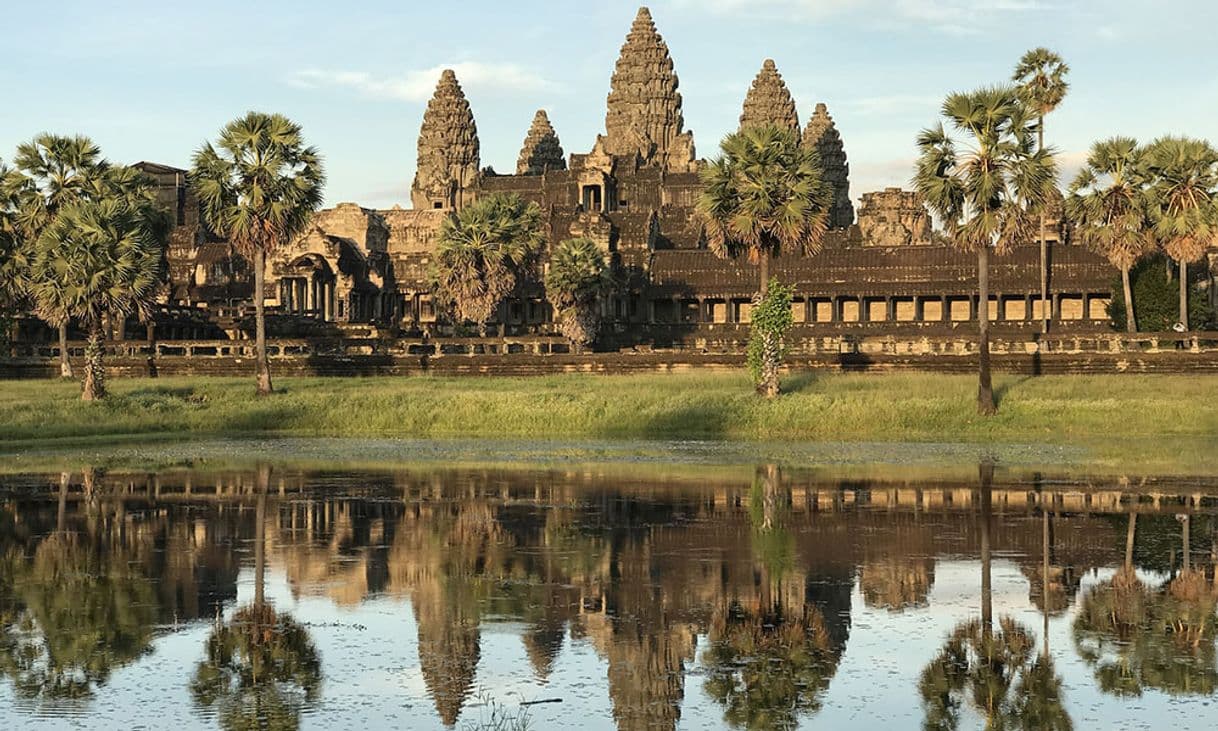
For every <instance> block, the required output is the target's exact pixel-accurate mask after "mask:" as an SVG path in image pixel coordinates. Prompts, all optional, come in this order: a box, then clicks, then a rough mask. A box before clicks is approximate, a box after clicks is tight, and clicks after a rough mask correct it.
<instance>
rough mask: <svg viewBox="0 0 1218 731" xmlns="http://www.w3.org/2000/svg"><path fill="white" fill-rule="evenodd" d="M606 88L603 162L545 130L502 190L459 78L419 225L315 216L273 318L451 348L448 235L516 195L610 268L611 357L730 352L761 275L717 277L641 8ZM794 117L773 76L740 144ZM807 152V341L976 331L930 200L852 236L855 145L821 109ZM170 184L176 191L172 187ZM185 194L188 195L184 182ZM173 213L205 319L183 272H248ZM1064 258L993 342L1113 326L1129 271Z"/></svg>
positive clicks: (719, 264) (747, 266)
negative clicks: (447, 340) (819, 221)
mask: <svg viewBox="0 0 1218 731" xmlns="http://www.w3.org/2000/svg"><path fill="white" fill-rule="evenodd" d="M610 86H611V91H610V93H609V96H608V99H607V110H606V116H605V133H604V134H602V135H598V136H597V138H596V140H595V142H594V144H592V145H591V150H590V151H588V152H582V153H574V154H570V155H569V156H568V157H567V158H566V159H565V160H564V159H563V152H562V147H561V145H560V143H559V141H558V136H557V134H556V133H555V132H554V129H553V126H552V125H551V124H550V123H549V119H548V117H547V116H546V114H545V113H544V112H538V113H537V115H536V117H535V118H534V120H533V124H532V127H531V128H530V130H529V131H528V134H527V136H526V137H525V142H524V145H523V148H522V150H521V153H520V156H519V159H518V160H517V165H516V168H515V172H516V174H513V175H498V174H495V173H494V172H493V171H492V170H490V169H489V168H487V169H485V170H481V169H480V167H479V166H480V164H481V160H480V158H479V146H478V136H477V128H476V126H475V122H474V118H473V114H472V112H471V109H470V105H469V102H468V101H467V100H466V98H465V95H464V93H463V92H462V91H461V86H460V84H459V82H458V80H457V78H456V75H455V74H454V73H453V72H452V71H445V72H444V73H443V74H442V76H441V78H440V80H439V83H438V85H437V87H436V92H435V95H434V97H433V98H432V100H431V102H430V103H429V104H428V106H427V110H426V113H425V114H424V116H423V120H422V124H421V128H420V132H419V142H418V174H417V175H416V177H415V181H414V185H413V187H412V191H411V198H412V202H413V208H411V209H404V208H401V207H394V208H392V209H389V210H370V209H367V208H362V207H360V206H358V205H356V204H353V203H345V204H341V205H339V206H337V207H335V208H333V209H330V210H327V211H323V212H322V213H320V214H318V216H317V217H316V219H315V221H314V225H313V226H312V228H311V229H310V230H309V232H308V233H307V234H306V235H305V236H303V237H301V239H300V240H299V241H297V242H294V243H293V245H292V246H289V247H286V248H285V249H284V250H283V251H281V252H280V253H278V254H277V255H276V256H275V257H274V259H273V261H272V262H271V267H270V272H269V276H268V282H267V285H268V287H267V294H268V296H270V298H271V306H272V308H274V311H275V312H279V313H288V314H294V315H303V316H308V317H313V318H317V319H321V320H324V321H326V322H330V323H339V324H342V323H351V322H362V323H367V322H374V323H377V324H379V325H384V326H387V327H389V328H391V329H400V330H401V331H402V332H404V333H407V334H414V335H420V336H421V335H429V334H433V333H434V334H442V333H445V332H448V329H447V328H448V327H449V324H448V323H445V322H444V317H443V314H442V313H437V312H436V311H435V309H434V306H433V304H432V295H431V287H430V281H429V280H430V276H429V270H430V267H431V262H432V257H433V255H434V251H435V247H436V234H437V232H438V230H439V228H440V225H441V223H442V222H443V221H444V219H445V217H447V216H449V215H452V212H453V211H454V210H455V209H457V208H459V207H461V206H462V205H467V204H469V203H471V202H473V201H476V200H478V199H479V198H481V197H484V196H488V195H492V194H497V193H506V194H514V195H517V196H520V197H521V198H523V199H525V200H528V201H533V202H535V203H537V204H538V205H539V206H540V208H541V210H542V211H543V220H544V226H545V233H546V238H547V241H548V246H553V245H555V244H557V243H559V242H561V241H563V240H564V239H568V238H574V237H587V238H589V239H591V240H593V241H595V242H597V243H598V244H599V245H600V246H601V247H602V248H603V249H604V250H605V251H606V252H607V253H608V254H609V256H610V259H611V261H612V264H613V266H614V268H615V271H616V272H617V275H618V276H617V282H618V283H619V284H618V286H617V287H616V288H615V291H614V292H613V294H612V296H611V297H609V298H608V301H607V302H606V303H605V310H604V312H603V315H604V321H605V322H606V323H607V325H606V328H605V329H604V330H603V331H602V332H603V336H602V340H601V342H600V343H599V345H600V347H614V348H617V347H629V346H640V345H642V346H655V345H659V346H664V345H666V344H668V345H673V346H683V347H697V343H699V342H701V343H710V342H712V341H715V342H720V343H721V344H722V343H724V342H728V341H732V338H734V337H735V336H734V335H732V333H733V332H735V330H734V329H733V326H736V325H744V324H746V323H748V321H749V307H750V303H751V300H752V296H753V294H754V292H755V289H756V282H757V279H758V272H757V266H756V265H755V264H751V263H749V262H748V261H745V260H740V261H736V260H729V259H721V258H718V257H717V256H715V255H714V254H713V253H712V252H711V251H709V250H708V249H707V247H706V243H705V237H704V234H703V229H702V225H701V223H700V221H699V218H698V216H697V214H696V202H697V200H698V197H699V195H700V194H701V192H702V189H703V188H702V183H701V181H700V178H699V175H698V171H699V169H700V168H701V165H702V163H701V162H699V161H696V160H695V159H694V156H693V150H694V143H693V135H692V133H690V132H688V131H686V130H684V129H683V125H684V121H683V116H682V108H681V95H680V93H679V92H678V90H677V76H676V73H675V71H674V67H673V61H672V58H671V56H670V55H669V52H668V47H667V45H666V44H665V43H664V41H663V39H662V38H661V37H660V35H659V33H657V32H656V28H655V24H654V22H653V21H652V18H651V15H650V13H649V12H648V11H647V10H646V9H645V8H644V9H641V10H640V11H639V13H638V15H637V17H636V18H635V20H634V23H633V25H632V27H631V29H630V32H629V34H628V35H627V37H626V42H625V44H624V45H623V46H622V50H621V56H620V58H619V59H618V62H617V66H616V70H615V72H614V74H613V77H612V80H611V82H610ZM742 91H743V90H742ZM795 110H796V105H795V102H794V100H793V99H792V98H791V95H790V92H789V91H788V89H787V87H786V84H785V82H784V81H783V80H782V77H781V76H780V75H779V74H778V70H777V68H776V67H775V66H774V64H773V62H770V61H767V62H766V63H765V65H763V66H762V69H761V72H760V73H759V74H758V75H757V77H756V79H755V80H754V82H753V84H752V88H751V89H750V90H748V93H747V97H746V99H745V101H744V104H743V114H742V115H741V120H740V122H741V125H742V126H747V125H749V124H753V123H760V122H762V121H764V122H767V123H774V122H777V123H779V124H782V125H783V126H787V127H789V128H791V129H796V130H797V129H798V125H799V122H798V117H797V114H796V111H795ZM802 141H803V144H806V145H812V146H815V148H816V149H817V150H818V152H819V153H820V157H821V159H822V161H823V163H824V166H825V175H826V177H827V179H828V180H829V181H830V183H831V184H832V186H833V188H834V192H835V197H834V205H833V210H832V214H831V227H830V231H829V232H828V233H827V234H826V237H825V241H824V246H823V248H822V251H821V252H820V253H819V254H817V255H816V256H813V257H799V256H794V255H783V256H781V257H779V258H778V259H777V260H776V261H775V262H774V263H773V264H772V266H771V272H772V273H773V274H774V275H775V276H778V277H779V278H780V279H781V280H782V281H784V282H786V283H789V284H791V285H792V286H793V287H794V288H795V302H794V307H795V320H796V323H798V324H801V325H813V324H815V325H816V326H817V327H818V328H820V327H821V326H822V324H823V326H824V327H827V328H830V329H834V331H835V332H837V331H853V329H855V328H862V329H867V330H870V331H881V332H883V330H882V329H881V328H887V327H892V326H893V324H895V323H908V324H909V326H911V327H918V328H928V329H931V330H933V329H934V328H935V327H938V328H941V329H950V328H953V327H955V324H956V323H958V322H961V321H966V320H968V319H969V318H971V317H973V316H975V314H976V312H977V309H978V307H979V306H980V304H979V303H978V302H976V298H975V295H974V294H973V292H974V290H975V272H976V262H975V260H974V259H973V258H972V257H970V256H968V255H966V254H963V253H961V252H960V251H958V250H956V249H955V248H954V247H952V246H950V245H948V244H946V243H944V242H942V241H938V240H936V239H935V237H934V236H933V235H932V230H931V217H930V215H929V213H928V212H927V211H926V209H925V207H924V206H923V205H922V203H921V201H920V199H919V198H918V196H917V195H916V194H915V193H911V192H907V191H902V190H900V189H897V188H890V189H887V190H884V191H880V192H875V193H867V194H865V195H863V196H862V206H861V207H860V209H859V216H858V222H857V224H855V222H854V208H853V206H852V204H851V201H850V187H849V172H850V170H849V165H848V163H847V159H846V154H845V149H844V145H843V143H842V138H841V135H840V134H839V132H838V130H837V129H836V126H835V125H834V122H833V119H832V117H830V115H829V113H828V109H827V107H826V106H825V105H824V104H820V105H817V107H816V108H815V112H814V113H813V115H812V117H811V118H810V120H809V121H808V124H807V127H806V128H805V129H804V130H803V136H802ZM585 149H586V148H585ZM178 172H179V173H180V172H181V171H178ZM165 175H166V179H167V180H174V179H175V178H173V176H174V175H175V173H174V171H173V170H172V169H169V170H168V171H167V172H165ZM176 180H178V183H177V185H184V184H183V183H182V182H181V176H179V177H178V178H176ZM170 187H172V186H170ZM177 195H183V196H186V197H185V199H184V200H186V201H187V202H186V203H185V204H184V206H185V212H184V213H183V214H182V217H183V219H184V223H183V227H182V228H181V230H180V231H179V232H178V233H175V242H176V241H177V240H178V239H179V238H180V239H182V241H183V243H182V244H181V245H179V244H177V243H175V245H174V246H175V247H176V248H175V251H176V250H177V249H181V250H182V251H183V252H186V253H184V254H183V255H182V256H180V257H178V259H179V260H180V261H179V262H178V264H175V269H174V272H175V274H174V277H175V289H174V292H175V294H174V296H173V297H172V298H171V300H172V301H173V302H174V303H200V302H203V303H207V302H208V301H209V299H208V297H207V296H202V295H205V293H206V290H204V289H203V288H201V286H200V285H198V283H197V282H191V283H182V284H181V286H179V284H178V281H177V280H178V278H179V276H185V275H184V274H181V272H185V271H188V270H189V269H190V268H191V267H193V266H195V262H196V261H199V260H202V259H203V258H204V257H205V256H212V257H213V258H214V260H215V261H217V262H221V263H224V262H227V263H236V264H243V262H242V260H241V259H240V257H233V256H232V254H231V251H230V250H229V249H228V248H227V245H226V244H224V243H223V242H219V241H216V240H214V238H209V237H208V236H207V234H206V232H205V231H202V230H201V229H200V228H199V227H198V222H197V211H196V212H195V213H191V212H190V205H189V193H188V192H182V191H179V190H178V188H173V189H172V190H169V188H167V190H166V205H167V206H176V205H177V204H176V201H177V198H176V197H175V196H177ZM171 199H172V200H171ZM1055 231H1056V228H1055V229H1054V231H1053V232H1051V233H1055ZM1050 241H1051V242H1053V244H1054V250H1053V255H1052V262H1053V274H1052V277H1051V280H1050V281H1051V282H1052V291H1051V293H1050V295H1051V298H1052V301H1051V302H1048V303H1041V302H1039V272H1038V264H1037V262H1038V260H1039V259H1038V253H1039V251H1038V248H1039V247H1038V246H1037V245H1036V242H1034V241H1029V242H1027V244H1025V245H1021V246H1016V247H1015V250H1014V251H1012V252H1011V253H1010V254H1008V255H1006V256H1002V257H997V258H996V259H995V260H994V261H993V262H992V263H991V273H990V278H991V291H992V292H993V293H994V295H993V297H994V298H993V300H992V301H991V303H990V308H991V311H992V312H995V313H997V314H995V315H994V320H995V326H996V327H999V328H1001V327H1004V326H1010V327H1012V328H1025V327H1026V328H1038V327H1039V324H1038V320H1037V318H1036V316H1037V313H1038V312H1039V308H1042V307H1052V308H1053V312H1054V313H1055V315H1060V318H1061V319H1065V320H1075V321H1077V322H1076V324H1077V325H1079V326H1086V327H1092V328H1095V327H1102V326H1105V325H1106V318H1107V315H1106V313H1105V311H1104V306H1105V304H1106V303H1107V301H1108V298H1109V297H1110V294H1111V287H1112V282H1113V280H1114V273H1113V270H1112V269H1111V267H1109V266H1108V265H1107V264H1106V263H1105V262H1104V261H1103V259H1102V258H1100V257H1098V256H1096V255H1094V254H1092V253H1090V252H1089V251H1087V250H1085V249H1083V248H1081V247H1076V246H1070V245H1068V244H1059V243H1058V242H1057V239H1056V236H1055V235H1051V237H1050ZM208 247H212V248H213V249H214V251H212V252H211V254H207V252H208V251H209V249H208ZM542 266H543V267H544V255H543V262H542ZM228 284H229V285H232V286H244V287H245V293H244V296H245V297H247V298H248V294H249V285H248V277H246V278H238V277H233V278H231V280H230V281H228ZM226 286H227V285H226ZM234 291H235V290H233V289H223V288H218V289H216V290H215V291H214V292H213V293H212V294H213V295H214V300H215V301H216V302H217V303H226V302H231V294H232V292H234ZM502 319H504V320H506V322H504V323H502V324H505V325H506V330H507V332H508V333H509V334H512V335H531V334H539V335H540V334H549V333H552V332H554V330H555V326H554V323H553V322H552V320H553V316H552V313H551V311H550V307H549V305H548V304H547V301H546V297H545V292H544V289H543V285H542V282H541V281H540V279H539V278H536V279H533V278H526V279H525V280H524V281H522V282H521V283H520V286H519V287H518V288H517V290H516V291H515V292H514V293H513V295H512V297H511V298H510V300H509V301H508V302H507V303H506V306H505V307H503V308H502ZM494 324H495V325H498V324H500V323H498V322H496V323H494ZM732 342H734V341H732Z"/></svg>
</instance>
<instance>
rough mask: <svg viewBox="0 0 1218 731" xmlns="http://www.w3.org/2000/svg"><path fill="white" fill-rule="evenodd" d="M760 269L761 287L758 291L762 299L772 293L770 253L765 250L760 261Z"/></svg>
mask: <svg viewBox="0 0 1218 731" xmlns="http://www.w3.org/2000/svg"><path fill="white" fill-rule="evenodd" d="M758 269H760V270H761V287H760V288H759V289H758V290H757V291H758V292H760V293H761V296H762V297H765V296H766V293H767V292H769V291H770V252H769V251H768V250H763V251H762V252H761V256H760V257H759V261H758Z"/></svg>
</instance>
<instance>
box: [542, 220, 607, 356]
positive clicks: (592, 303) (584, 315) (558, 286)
mask: <svg viewBox="0 0 1218 731" xmlns="http://www.w3.org/2000/svg"><path fill="white" fill-rule="evenodd" d="M610 283H611V282H610V271H609V267H608V265H607V264H606V262H605V253H604V252H603V251H601V248H600V247H599V246H597V245H596V242H594V241H592V240H591V239H584V238H579V239H567V240H566V241H563V242H562V243H560V244H559V245H558V246H557V247H555V249H554V253H553V255H551V257H550V266H549V269H547V270H546V281H545V284H546V297H547V298H548V299H549V300H550V306H551V307H553V308H554V312H555V314H556V315H558V327H559V331H560V332H562V334H563V336H564V337H566V338H567V339H568V340H570V341H571V342H572V343H575V345H576V346H577V347H581V348H582V347H583V346H585V345H587V344H589V343H591V342H592V341H593V340H595V339H596V332H597V330H599V329H600V325H601V317H600V315H601V313H600V311H599V307H600V298H601V296H602V295H603V294H604V292H605V291H606V290H607V289H608V288H609V286H610Z"/></svg>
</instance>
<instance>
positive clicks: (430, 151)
mask: <svg viewBox="0 0 1218 731" xmlns="http://www.w3.org/2000/svg"><path fill="white" fill-rule="evenodd" d="M479 162H480V161H479V148H478V127H477V125H475V124H474V114H473V112H472V111H471V110H470V108H469V102H468V101H467V100H466V98H465V92H464V91H462V90H461V84H460V83H459V82H458V81H457V75H456V73H454V72H453V70H452V69H445V70H444V72H443V73H441V74H440V81H439V83H437V84H436V91H435V94H433V95H432V97H431V101H429V102H428V103H427V111H426V112H424V113H423V125H422V127H420V129H419V146H418V166H417V169H416V172H415V177H414V184H413V185H412V186H411V188H410V199H411V202H412V204H413V205H414V207H415V208H445V209H447V208H460V207H461V206H462V205H463V204H464V203H466V202H468V200H469V199H470V198H471V197H472V191H471V188H473V186H475V185H476V184H477V182H478V167H479Z"/></svg>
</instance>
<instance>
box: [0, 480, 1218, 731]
mask: <svg viewBox="0 0 1218 731" xmlns="http://www.w3.org/2000/svg"><path fill="white" fill-rule="evenodd" d="M708 475H710V476H709V477H708ZM984 485H991V487H989V488H984V487H983V486H984ZM1144 492H1145V493H1146V494H1144V495H1141V496H1138V495H1135V496H1133V498H1132V499H1131V498H1130V496H1129V494H1128V493H1126V495H1125V497H1124V499H1122V496H1121V494H1120V493H1119V492H1118V491H1117V488H1116V486H1115V485H1092V486H1090V487H1089V488H1087V489H1085V490H1084V489H1082V488H1081V487H1079V486H1075V485H1072V484H1069V483H1064V482H1053V483H1049V482H1046V483H1044V484H1043V485H1041V484H1029V483H1021V482H1016V481H1013V480H1012V478H1010V477H1007V476H1004V474H1003V473H1002V472H999V473H998V475H997V477H996V478H994V479H993V482H992V483H991V470H990V469H989V468H985V467H982V468H979V470H978V475H977V477H976V478H975V479H959V478H955V479H952V480H945V481H936V480H930V479H918V480H906V479H904V478H903V477H902V476H901V475H899V474H896V473H895V472H894V473H893V474H892V475H891V476H890V477H887V478H875V479H870V478H869V479H866V480H859V479H852V480H846V481H843V480H830V479H827V478H825V477H823V476H821V475H818V474H817V473H815V472H811V471H796V470H790V469H787V470H783V469H780V468H777V467H775V466H764V465H763V466H759V467H758V468H757V469H756V470H755V473H754V475H753V476H752V478H751V479H750V478H749V476H748V474H747V471H745V472H744V473H741V471H740V470H735V471H734V472H725V473H724V475H722V476H715V473H714V472H713V471H704V472H703V473H701V474H699V475H697V476H696V477H690V478H688V479H681V478H678V477H673V476H671V475H670V476H668V477H666V478H664V479H656V478H650V477H648V476H647V475H645V474H644V475H640V474H638V473H637V472H635V473H623V474H615V473H613V472H605V471H603V470H601V469H599V468H587V469H584V468H572V469H570V470H563V471H555V470H526V469H517V470H497V469H483V470H479V469H464V470H437V469H435V468H430V467H429V468H420V469H419V470H417V471H412V470H401V471H396V472H386V471H378V472H367V473H352V472H347V473H342V474H333V473H331V474H319V473H303V472H300V471H295V470H291V469H279V468H276V469H273V470H272V469H270V468H261V469H257V470H252V471H249V472H223V473H216V472H183V471H174V472H167V473H162V474H155V475H144V474H139V475H130V474H110V475H107V474H102V473H100V472H94V471H88V472H86V473H85V474H84V475H82V474H81V473H79V472H78V473H76V474H74V475H72V476H70V477H69V478H68V479H67V480H66V482H65V481H61V479H60V477H59V476H58V475H55V476H14V477H5V478H0V627H2V628H3V630H2V634H0V724H2V725H3V726H4V727H11V728H59V727H62V726H64V725H67V724H69V723H70V724H71V725H73V726H76V727H84V728H115V727H133V726H144V727H149V728H178V729H189V728H213V727H217V726H219V727H223V728H259V727H262V728H266V727H270V728H289V729H290V728H296V727H300V728H318V727H325V728H327V729H340V728H358V729H367V728H379V727H386V726H393V727H409V728H443V727H444V726H445V725H446V724H447V725H455V726H456V727H458V728H470V727H475V726H476V725H478V724H479V723H481V722H485V721H490V720H491V714H492V712H493V711H494V710H495V707H493V706H491V705H488V702H490V701H493V702H494V703H495V704H497V707H498V709H499V711H501V712H505V713H508V714H512V715H514V714H517V713H519V712H520V705H519V704H520V701H521V700H526V701H545V700H549V699H561V702H559V703H541V704H537V705H531V706H529V707H528V713H529V715H530V716H531V727H532V728H562V727H582V728H604V729H613V728H618V729H665V728H678V727H679V728H721V727H724V728H725V727H740V728H790V727H794V726H798V727H800V728H827V729H828V728H832V729H837V728H864V729H865V728H884V729H897V728H917V727H922V726H924V725H925V727H927V728H936V729H938V728H943V729H949V728H961V729H964V728H979V727H983V726H984V725H985V724H986V722H987V720H988V721H989V722H990V723H991V724H992V725H993V727H995V728H1012V729H1019V728H1036V729H1069V728H1075V729H1091V728H1115V727H1118V726H1119V727H1120V728H1148V729H1150V728H1173V729H1191V728H1198V729H1200V728H1211V727H1212V726H1213V725H1215V724H1216V723H1218V706H1216V705H1215V703H1214V701H1215V697H1214V693H1215V686H1216V684H1218V662H1216V659H1215V630H1214V625H1215V600H1216V599H1218V584H1216V583H1215V578H1214V557H1215V552H1216V551H1218V545H1216V543H1215V541H1216V539H1215V529H1216V527H1218V519H1216V517H1215V514H1216V513H1218V497H1215V496H1218V484H1215V485H1198V484H1197V483H1195V482H1194V483H1189V484H1187V485H1185V484H1175V485H1174V486H1173V483H1172V482H1170V481H1160V482H1157V483H1154V486H1153V489H1150V488H1148V489H1146V490H1144ZM1152 493H1153V494H1152ZM1154 495H1158V497H1157V498H1156V497H1155V496H1154ZM1042 506H1044V507H1045V508H1047V510H1046V509H1042ZM1134 515H1136V516H1137V517H1136V518H1134V517H1133V516H1134ZM987 516H988V517H987ZM1185 541H1187V542H1188V545H1190V546H1191V550H1190V551H1188V552H1185V551H1184V550H1183V547H1184V545H1185ZM1046 566H1047V569H1048V570H1047V572H1046V570H1045V569H1046ZM987 577H988V578H987ZM987 584H988V589H983V586H985V585H987ZM1046 628H1047V633H1046Z"/></svg>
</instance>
